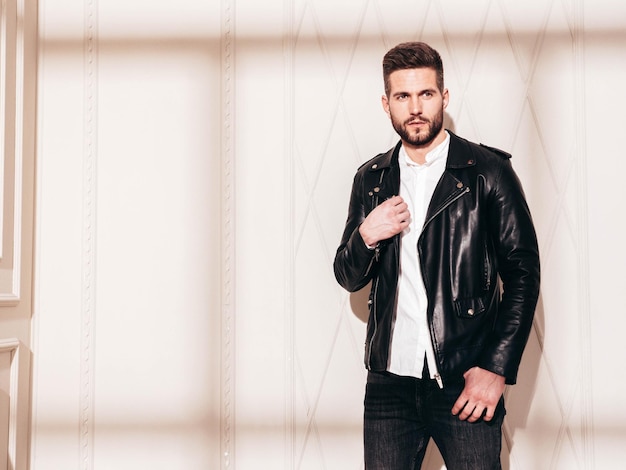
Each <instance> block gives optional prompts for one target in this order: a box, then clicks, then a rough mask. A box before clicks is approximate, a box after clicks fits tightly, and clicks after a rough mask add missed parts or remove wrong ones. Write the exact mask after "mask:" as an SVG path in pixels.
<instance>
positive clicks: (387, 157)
mask: <svg viewBox="0 0 626 470" xmlns="http://www.w3.org/2000/svg"><path fill="white" fill-rule="evenodd" d="M446 130H447V129H446ZM447 131H448V134H450V149H449V150H448V158H447V160H446V169H456V168H466V167H470V166H474V165H475V164H476V158H475V156H474V151H473V150H472V147H471V146H470V145H469V143H468V142H467V140H465V139H462V138H461V137H459V136H457V135H456V134H454V133H453V132H451V131H450V130H447ZM401 145H402V142H401V141H400V142H398V143H397V144H396V145H395V146H394V147H392V148H391V149H389V150H388V151H387V152H385V153H383V154H380V155H379V156H378V157H376V158H374V159H373V160H371V161H370V162H369V163H368V165H369V168H368V169H369V171H380V170H382V169H385V168H390V167H391V166H396V165H398V154H399V151H400V146H401Z"/></svg>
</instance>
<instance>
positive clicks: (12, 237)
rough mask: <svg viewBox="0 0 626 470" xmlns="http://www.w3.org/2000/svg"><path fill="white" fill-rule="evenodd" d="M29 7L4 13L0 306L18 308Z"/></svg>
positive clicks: (12, 1)
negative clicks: (16, 306) (26, 20)
mask: <svg viewBox="0 0 626 470" xmlns="http://www.w3.org/2000/svg"><path fill="white" fill-rule="evenodd" d="M25 1H26V0H5V1H4V2H3V7H2V8H1V9H0V31H1V33H0V34H1V37H0V78H1V80H0V83H2V86H3V87H4V90H3V91H2V93H0V113H1V116H2V122H3V126H2V129H0V306H15V305H17V304H18V303H19V301H20V298H21V282H20V280H21V276H22V242H23V239H24V234H23V230H22V220H23V216H24V214H23V205H22V201H23V192H24V191H25V188H24V185H23V167H24V159H25V158H27V155H26V153H25V148H24V147H25V145H24V144H25V142H26V141H27V136H26V134H27V133H29V132H30V131H29V130H28V129H27V126H26V119H30V117H31V116H29V114H28V113H27V111H26V106H27V96H26V94H27V89H28V88H29V84H30V80H31V78H30V77H28V74H27V73H26V67H27V65H26V63H27V54H29V52H30V51H28V50H26V48H27V42H28V40H29V38H27V37H26V34H27V33H28V31H27V26H26V23H25V14H26V4H25ZM29 135H30V134H29Z"/></svg>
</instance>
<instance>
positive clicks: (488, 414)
mask: <svg viewBox="0 0 626 470" xmlns="http://www.w3.org/2000/svg"><path fill="white" fill-rule="evenodd" d="M484 413H485V415H484V416H483V420H485V421H491V420H492V419H493V417H494V416H495V414H496V410H495V408H492V407H488V408H485V412H484Z"/></svg>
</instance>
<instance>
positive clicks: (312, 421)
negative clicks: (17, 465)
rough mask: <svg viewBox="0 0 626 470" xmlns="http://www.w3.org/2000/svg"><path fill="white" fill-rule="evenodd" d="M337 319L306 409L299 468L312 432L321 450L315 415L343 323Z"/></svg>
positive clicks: (340, 317) (340, 319)
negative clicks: (313, 394)
mask: <svg viewBox="0 0 626 470" xmlns="http://www.w3.org/2000/svg"><path fill="white" fill-rule="evenodd" d="M337 317H338V320H337V323H336V328H335V333H334V335H333V339H332V341H331V345H330V349H329V350H328V355H327V356H326V361H325V364H324V369H323V370H324V372H323V374H322V378H321V380H320V383H319V387H318V389H317V391H316V393H315V398H314V400H313V403H312V406H309V407H308V409H307V412H308V413H307V414H308V420H307V424H306V428H305V433H304V438H303V442H302V451H301V453H300V460H299V466H300V465H301V464H302V458H303V457H304V453H305V450H306V448H307V446H308V442H309V437H310V435H311V432H312V431H313V432H315V433H316V437H317V442H318V445H319V448H320V449H322V443H321V440H320V436H319V432H318V428H317V421H316V415H317V408H318V406H319V402H320V398H321V396H322V391H323V390H324V385H325V383H326V377H327V375H328V369H329V366H330V362H331V361H332V358H333V352H334V350H335V346H336V345H337V340H338V338H339V332H340V331H341V325H342V323H343V315H341V314H339V315H338V316H337ZM296 354H297V353H296ZM297 357H299V355H298V354H297ZM304 393H306V390H304Z"/></svg>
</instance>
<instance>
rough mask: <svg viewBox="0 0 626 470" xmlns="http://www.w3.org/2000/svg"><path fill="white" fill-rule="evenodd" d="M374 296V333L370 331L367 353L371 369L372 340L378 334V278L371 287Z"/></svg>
mask: <svg viewBox="0 0 626 470" xmlns="http://www.w3.org/2000/svg"><path fill="white" fill-rule="evenodd" d="M372 289H373V292H374V295H372V318H373V319H374V331H372V336H371V337H370V341H369V347H368V351H367V368H368V369H370V370H371V369H372V344H374V338H375V337H376V333H377V332H378V317H377V316H376V297H377V295H378V278H376V281H375V282H374V285H373V286H372Z"/></svg>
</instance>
